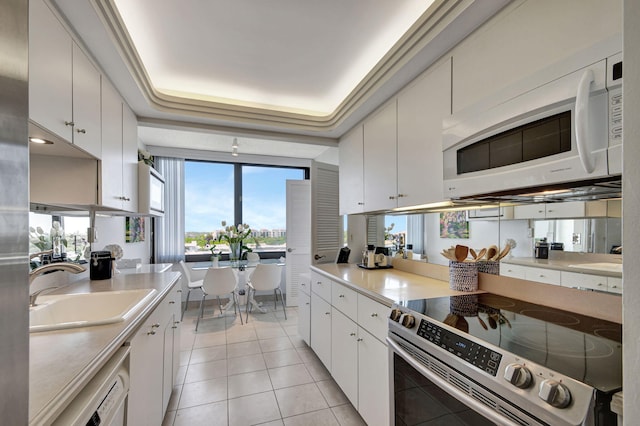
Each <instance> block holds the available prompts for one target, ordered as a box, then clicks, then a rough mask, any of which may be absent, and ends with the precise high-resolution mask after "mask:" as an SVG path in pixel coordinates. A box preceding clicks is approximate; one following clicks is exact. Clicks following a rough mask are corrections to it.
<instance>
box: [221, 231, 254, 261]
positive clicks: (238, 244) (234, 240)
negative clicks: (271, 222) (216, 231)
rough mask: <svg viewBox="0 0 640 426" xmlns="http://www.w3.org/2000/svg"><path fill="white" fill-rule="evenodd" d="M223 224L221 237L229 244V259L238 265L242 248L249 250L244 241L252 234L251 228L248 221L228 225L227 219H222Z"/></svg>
mask: <svg viewBox="0 0 640 426" xmlns="http://www.w3.org/2000/svg"><path fill="white" fill-rule="evenodd" d="M222 226H223V227H224V231H222V232H221V233H220V235H219V239H220V241H225V242H226V243H227V244H229V260H230V261H231V265H232V266H237V265H238V263H239V262H240V259H242V250H248V247H247V246H245V245H244V243H243V241H244V239H245V238H247V237H248V236H249V235H251V228H250V227H249V225H247V224H246V223H245V224H238V225H231V226H227V222H226V221H222Z"/></svg>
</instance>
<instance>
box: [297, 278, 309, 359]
mask: <svg viewBox="0 0 640 426" xmlns="http://www.w3.org/2000/svg"><path fill="white" fill-rule="evenodd" d="M299 290H300V292H299V293H298V335H299V336H300V337H302V340H304V341H305V343H306V344H307V345H309V346H311V276H310V274H304V273H303V274H300V288H299Z"/></svg>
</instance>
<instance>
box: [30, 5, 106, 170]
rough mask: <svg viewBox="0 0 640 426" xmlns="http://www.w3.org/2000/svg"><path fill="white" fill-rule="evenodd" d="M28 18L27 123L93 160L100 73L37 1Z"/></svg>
mask: <svg viewBox="0 0 640 426" xmlns="http://www.w3.org/2000/svg"><path fill="white" fill-rule="evenodd" d="M29 19H30V22H29V118H30V119H31V120H32V121H33V122H35V123H37V124H38V125H40V126H41V127H44V128H45V129H47V130H48V131H50V132H52V133H54V134H56V135H57V136H60V137H61V138H63V139H65V140H66V141H68V142H71V143H73V144H74V145H77V146H78V147H79V148H81V149H83V150H84V151H86V152H87V153H89V154H91V155H93V156H94V157H97V158H99V157H100V151H101V135H100V72H99V71H98V70H97V69H96V68H95V67H94V66H93V64H92V63H91V62H90V61H89V59H88V58H87V56H86V55H85V54H84V53H83V52H82V50H81V49H80V48H79V47H78V46H77V45H76V44H75V43H74V42H73V41H72V38H71V36H70V35H69V33H67V31H66V30H65V28H64V27H63V26H62V24H61V23H60V21H58V19H57V18H56V16H55V15H54V14H53V12H52V11H51V10H50V9H49V7H48V6H47V5H46V4H45V3H44V2H43V1H42V0H33V1H31V2H29Z"/></svg>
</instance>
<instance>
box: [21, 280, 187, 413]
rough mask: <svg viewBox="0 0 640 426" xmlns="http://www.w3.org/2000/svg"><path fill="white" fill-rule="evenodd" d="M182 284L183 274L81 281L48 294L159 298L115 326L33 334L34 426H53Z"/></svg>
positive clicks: (31, 390)
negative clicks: (144, 292) (138, 292)
mask: <svg viewBox="0 0 640 426" xmlns="http://www.w3.org/2000/svg"><path fill="white" fill-rule="evenodd" d="M179 278H180V274H179V273H178V272H165V273H136V274H133V273H132V274H116V275H114V277H113V278H111V279H109V280H100V281H90V280H88V279H87V280H82V281H78V282H76V283H73V284H70V285H69V286H66V287H64V288H61V289H59V290H57V291H56V292H52V293H49V294H67V293H89V292H102V291H111V290H131V289H145V288H153V289H156V290H157V293H156V297H155V298H154V299H153V300H152V301H151V302H150V303H149V304H148V305H147V306H145V307H143V308H141V309H140V310H139V312H138V313H137V314H135V315H134V316H133V317H131V318H130V319H128V320H125V321H123V322H120V323H116V324H108V325H101V326H95V327H85V328H75V329H69V330H58V331H50V332H41V333H31V334H30V339H29V424H43V423H47V424H48V423H50V422H51V421H52V420H53V419H55V418H56V417H57V416H58V415H59V414H60V412H61V411H62V410H63V409H64V407H65V406H66V405H67V404H68V403H69V402H70V401H71V400H72V398H74V397H75V396H76V395H77V394H78V392H80V391H81V390H82V388H83V387H84V386H85V385H86V383H87V382H88V381H89V380H90V379H91V378H92V377H93V376H94V375H95V374H96V373H97V372H98V371H99V370H100V368H101V367H102V366H103V365H104V364H105V363H106V362H107V361H108V360H109V358H111V356H112V355H113V354H114V353H115V352H116V351H117V350H118V349H119V348H120V347H121V346H122V345H123V344H124V343H125V342H126V341H127V338H128V337H129V336H130V335H131V334H132V333H133V332H134V331H135V330H136V329H137V328H138V327H139V326H140V325H141V324H142V322H143V321H144V320H145V319H146V317H148V316H149V314H150V313H151V312H152V311H153V310H154V309H155V308H156V306H157V305H158V304H159V303H160V301H161V300H162V298H163V297H164V296H166V295H167V294H168V293H169V291H170V290H171V288H172V287H173V285H174V284H175V283H176V281H178V279H179Z"/></svg>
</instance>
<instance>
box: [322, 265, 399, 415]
mask: <svg viewBox="0 0 640 426" xmlns="http://www.w3.org/2000/svg"><path fill="white" fill-rule="evenodd" d="M315 275H316V277H315V278H314V281H313V282H312V284H313V283H316V282H317V281H318V279H317V278H321V277H318V276H317V274H315ZM324 280H326V279H324ZM320 281H322V280H320ZM326 281H330V280H326ZM332 284H333V286H332V291H331V294H330V296H331V298H330V299H329V300H332V301H333V303H329V301H328V300H325V299H324V298H322V297H320V296H319V295H318V294H317V293H315V292H314V291H311V316H310V318H311V348H312V349H313V351H314V352H315V353H316V355H317V356H318V358H320V360H321V361H322V362H323V364H324V365H325V366H326V367H327V369H328V370H329V371H330V372H331V376H332V377H333V379H334V380H335V381H336V383H337V384H338V386H340V389H342V391H343V392H344V394H345V395H346V396H347V398H348V399H349V401H350V402H351V404H352V405H353V407H354V408H355V409H356V410H357V411H358V413H359V414H360V416H362V418H363V419H364V420H365V422H366V423H367V425H369V426H376V425H381V426H382V425H388V424H389V418H390V417H389V416H390V414H389V361H388V356H389V355H388V352H387V346H386V344H385V343H384V342H385V339H386V336H387V330H388V327H387V317H388V314H389V312H388V311H389V307H387V306H385V305H383V304H382V303H379V302H376V301H375V300H373V299H371V298H369V297H367V296H365V295H363V294H360V293H357V292H356V291H355V290H353V289H351V288H349V287H347V286H345V285H343V284H339V283H336V282H332ZM323 291H326V288H323V290H321V292H323ZM324 294H325V295H327V296H329V294H327V293H324ZM327 330H328V332H327Z"/></svg>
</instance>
